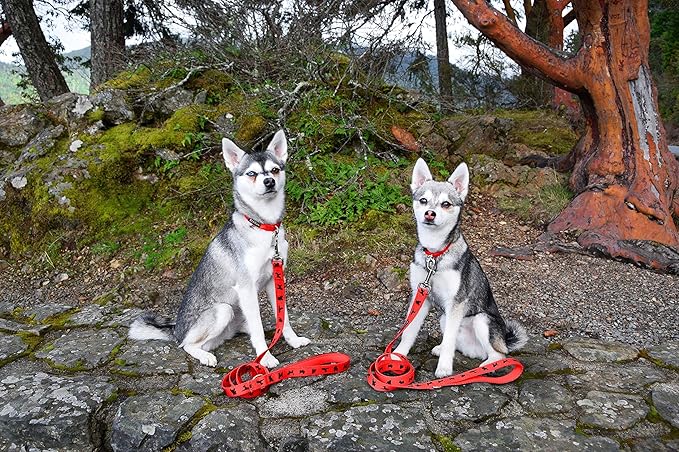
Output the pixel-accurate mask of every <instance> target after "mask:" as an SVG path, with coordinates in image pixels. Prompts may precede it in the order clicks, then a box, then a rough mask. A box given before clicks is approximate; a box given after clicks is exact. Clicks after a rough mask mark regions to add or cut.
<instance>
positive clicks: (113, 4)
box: [90, 0, 125, 90]
mask: <svg viewBox="0 0 679 452" xmlns="http://www.w3.org/2000/svg"><path fill="white" fill-rule="evenodd" d="M123 14H124V10H123V0H90V32H91V43H92V57H91V66H92V69H91V75H90V89H91V90H93V89H94V88H96V87H97V86H98V85H100V84H101V83H103V82H105V81H106V80H110V79H112V78H113V77H114V76H115V75H117V74H118V72H120V71H121V70H122V69H123V67H124V65H125V58H124V55H125V35H124V32H123Z"/></svg>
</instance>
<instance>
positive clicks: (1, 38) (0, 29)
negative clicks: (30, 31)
mask: <svg viewBox="0 0 679 452" xmlns="http://www.w3.org/2000/svg"><path fill="white" fill-rule="evenodd" d="M10 36H12V27H10V26H9V22H7V21H6V20H5V21H2V22H0V46H1V45H2V44H3V43H4V42H5V41H6V40H7V38H9V37H10ZM3 105H5V102H3V100H2V98H0V107H2V106H3Z"/></svg>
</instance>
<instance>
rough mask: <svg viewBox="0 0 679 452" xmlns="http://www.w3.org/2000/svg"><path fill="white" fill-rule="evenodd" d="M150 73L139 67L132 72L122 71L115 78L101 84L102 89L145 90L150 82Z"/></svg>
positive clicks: (147, 69) (143, 67) (146, 68)
mask: <svg viewBox="0 0 679 452" xmlns="http://www.w3.org/2000/svg"><path fill="white" fill-rule="evenodd" d="M151 77H152V73H151V70H150V69H149V68H148V67H146V66H140V67H138V68H136V69H135V70H133V71H124V72H121V73H120V74H118V75H117V76H116V77H115V78H113V79H111V80H109V81H107V82H106V83H104V84H103V88H114V89H133V88H137V89H138V88H146V87H148V86H149V83H150V82H151Z"/></svg>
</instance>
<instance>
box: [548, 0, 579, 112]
mask: <svg viewBox="0 0 679 452" xmlns="http://www.w3.org/2000/svg"><path fill="white" fill-rule="evenodd" d="M570 3H571V0H545V8H546V10H547V22H548V27H547V29H548V40H547V44H548V45H549V47H551V48H552V49H554V50H559V51H561V50H563V30H564V28H565V27H566V26H567V25H568V24H569V23H570V22H571V21H572V20H574V19H575V15H574V14H569V15H567V16H564V15H563V10H564V8H566V6H568V5H569V4H570ZM552 107H553V108H554V109H555V110H559V111H564V112H565V113H566V115H567V116H568V118H569V119H570V120H571V122H572V123H575V122H577V121H578V120H579V119H580V106H579V104H578V102H577V100H575V99H574V98H573V95H572V94H571V93H569V92H568V91H566V90H563V89H561V88H558V87H554V91H553V93H552Z"/></svg>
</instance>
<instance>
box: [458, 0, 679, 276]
mask: <svg viewBox="0 0 679 452" xmlns="http://www.w3.org/2000/svg"><path fill="white" fill-rule="evenodd" d="M453 2H454V3H455V4H456V5H457V6H458V8H459V9H460V10H461V11H462V13H463V14H464V15H465V17H467V19H468V20H469V21H470V22H471V23H472V25H474V26H475V27H476V28H478V29H479V30H480V31H481V32H482V33H484V34H485V35H486V36H488V37H489V38H490V39H491V40H492V41H493V42H495V43H496V45H497V46H498V47H499V48H501V49H502V50H503V51H504V52H505V53H507V55H509V56H510V57H511V58H513V59H514V60H516V61H518V62H519V63H520V64H522V65H523V66H525V67H527V68H528V69H529V70H530V71H531V72H532V73H535V74H537V75H539V76H541V77H543V78H545V79H548V80H550V81H551V82H552V83H554V84H556V85H557V86H559V87H561V88H564V89H566V90H568V91H570V92H573V93H575V94H578V96H579V97H580V100H581V104H582V106H583V114H584V117H585V119H586V130H585V133H584V135H583V136H582V137H581V139H580V141H579V143H578V145H577V146H576V148H575V150H574V152H573V153H572V156H571V157H572V159H573V162H574V167H573V173H572V175H571V179H570V184H571V187H572V188H573V190H574V191H575V192H576V197H575V199H573V200H572V201H571V203H570V205H569V206H568V207H566V209H565V210H564V211H563V212H561V214H560V215H559V216H558V217H557V218H556V219H555V220H554V221H553V222H552V223H551V224H550V225H549V227H548V231H549V232H551V233H554V234H557V233H566V232H568V233H570V234H573V235H574V236H576V237H577V241H578V243H579V244H580V245H582V246H583V247H585V248H587V249H590V250H593V251H596V252H600V253H603V254H606V255H609V256H612V257H616V258H619V259H625V260H631V261H634V262H636V263H640V264H644V265H648V266H650V267H653V268H658V269H664V270H670V271H679V260H676V257H670V258H669V259H666V258H664V256H661V255H659V254H658V253H654V252H649V251H648V250H649V245H651V248H652V247H653V246H655V243H660V244H663V245H665V246H668V247H671V248H674V249H675V251H673V252H674V253H676V248H677V247H678V246H679V233H678V232H677V228H676V225H675V222H674V219H673V215H675V216H677V215H679V163H678V162H677V160H676V159H675V158H674V157H673V156H672V155H671V154H670V152H669V149H668V147H667V142H666V140H665V130H664V128H663V125H662V122H661V121H660V117H659V114H658V104H657V95H656V91H655V87H654V86H653V81H652V79H651V75H650V71H649V66H648V48H649V41H650V30H649V23H648V3H647V1H645V0H616V1H614V0H599V1H597V2H591V1H588V0H574V1H573V4H574V8H575V11H576V16H577V21H578V26H579V28H580V31H581V33H582V36H583V46H582V48H581V49H580V51H579V52H578V54H577V55H576V56H575V57H573V58H568V59H566V58H563V57H562V56H561V55H559V54H557V53H555V52H552V51H550V50H549V49H548V48H547V47H545V46H543V45H542V44H540V43H539V42H537V41H535V40H533V39H531V38H529V37H528V36H526V35H525V34H524V33H521V32H520V31H519V30H518V29H516V27H514V26H513V25H511V23H510V21H509V20H508V19H507V18H506V17H505V16H504V15H502V14H499V13H498V12H497V11H495V10H494V9H493V8H491V7H490V6H489V5H488V4H486V2H485V1H483V0H481V1H478V2H476V1H473V0H453ZM668 254H670V255H671V252H670V253H668ZM675 256H676V254H675Z"/></svg>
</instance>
